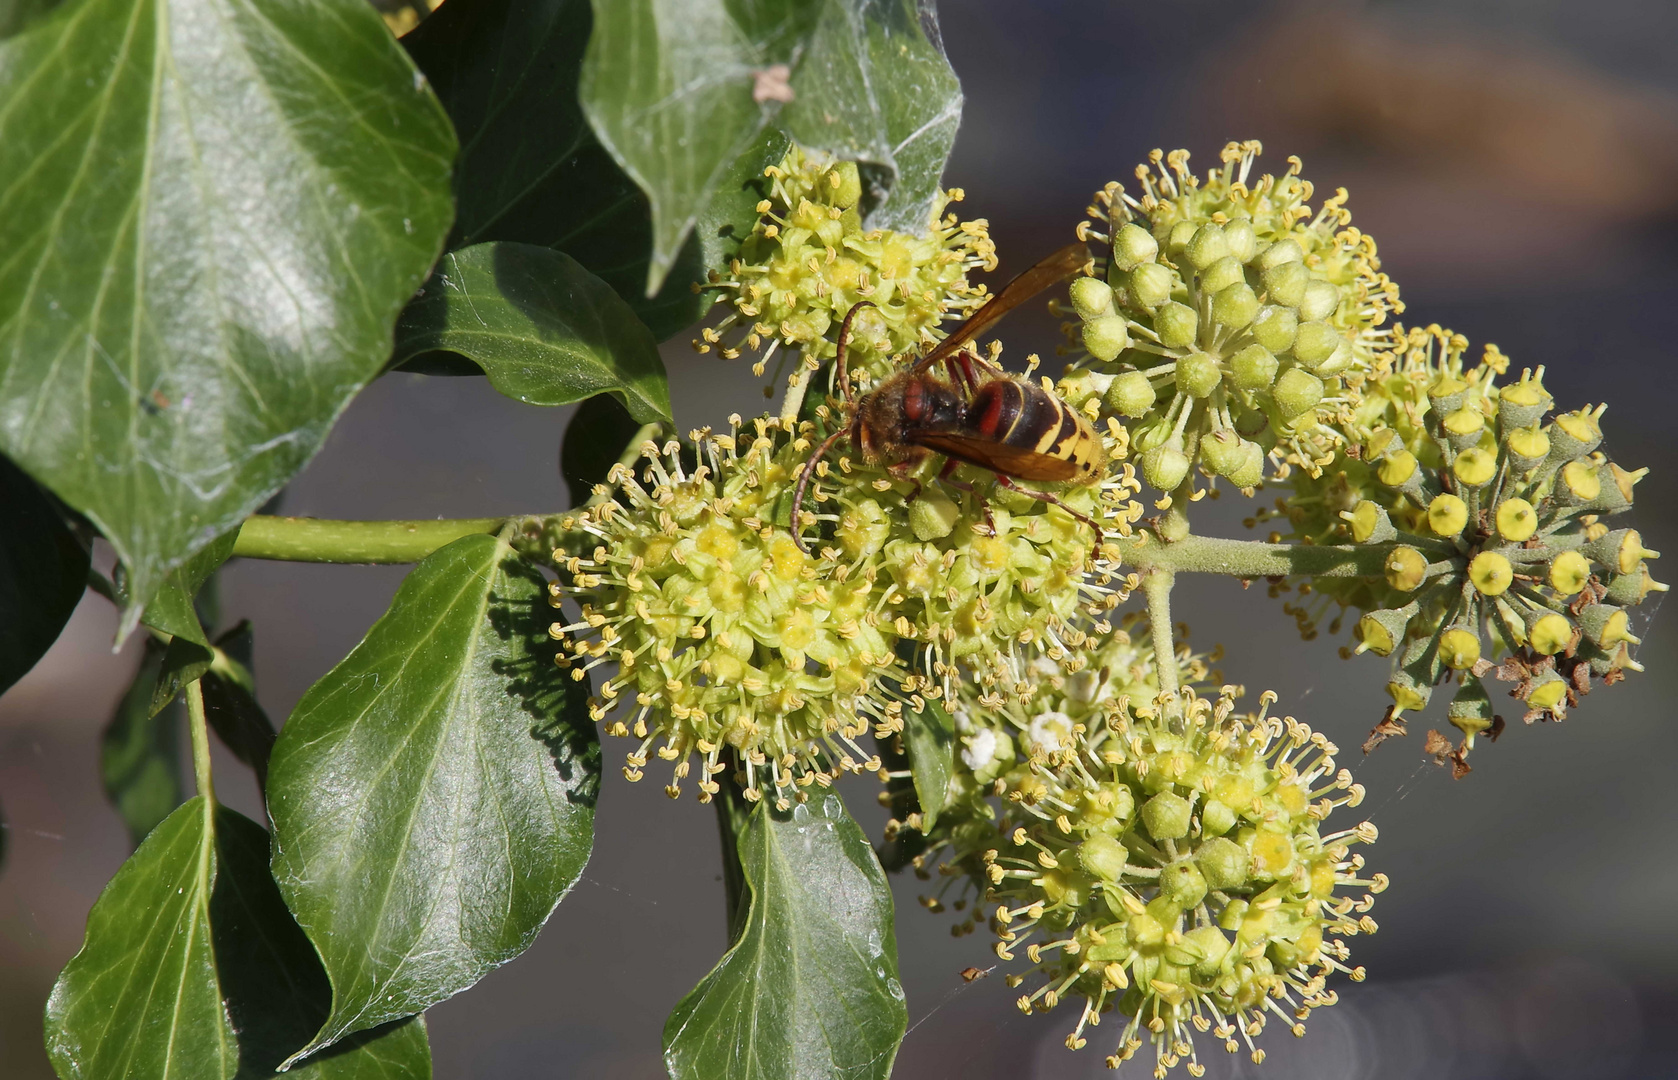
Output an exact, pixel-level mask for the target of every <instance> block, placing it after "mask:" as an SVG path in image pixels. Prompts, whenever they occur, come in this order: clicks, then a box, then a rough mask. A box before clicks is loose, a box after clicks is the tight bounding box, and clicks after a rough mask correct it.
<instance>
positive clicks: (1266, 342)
mask: <svg viewBox="0 0 1678 1080" xmlns="http://www.w3.org/2000/svg"><path fill="white" fill-rule="evenodd" d="M1298 332H1299V316H1298V315H1296V314H1294V310H1293V308H1289V307H1282V306H1281V305H1279V304H1268V305H1266V306H1264V307H1262V308H1260V309H1259V313H1258V315H1256V316H1254V318H1253V329H1252V334H1253V340H1254V341H1256V342H1258V343H1259V344H1260V345H1263V346H1264V347H1265V348H1266V349H1269V350H1270V351H1271V352H1273V353H1284V352H1287V351H1288V350H1289V349H1291V348H1293V339H1294V337H1295V335H1297V334H1298Z"/></svg>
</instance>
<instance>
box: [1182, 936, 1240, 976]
mask: <svg viewBox="0 0 1678 1080" xmlns="http://www.w3.org/2000/svg"><path fill="white" fill-rule="evenodd" d="M1183 943H1184V944H1185V945H1187V946H1189V947H1190V948H1192V949H1193V950H1194V951H1195V952H1196V953H1198V954H1199V955H1200V959H1199V960H1197V961H1195V964H1194V972H1195V974H1196V975H1198V976H1200V977H1201V978H1202V979H1209V978H1211V977H1212V976H1213V975H1214V974H1216V973H1217V971H1218V969H1219V967H1220V965H1222V964H1223V960H1224V957H1225V956H1226V955H1228V953H1229V938H1227V937H1225V936H1224V932H1223V931H1222V930H1219V929H1218V928H1217V927H1215V926H1197V927H1195V928H1194V929H1193V930H1190V931H1189V932H1188V933H1186V934H1184V935H1183Z"/></svg>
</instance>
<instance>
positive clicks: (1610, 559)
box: [1583, 529, 1660, 574]
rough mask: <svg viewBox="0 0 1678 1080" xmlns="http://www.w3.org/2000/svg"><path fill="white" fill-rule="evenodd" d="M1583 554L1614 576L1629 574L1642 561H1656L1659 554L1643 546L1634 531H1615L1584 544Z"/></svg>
mask: <svg viewBox="0 0 1678 1080" xmlns="http://www.w3.org/2000/svg"><path fill="white" fill-rule="evenodd" d="M1583 550H1584V552H1585V554H1587V555H1589V556H1590V557H1591V558H1593V559H1595V560H1596V561H1597V562H1599V563H1601V564H1602V565H1604V566H1606V567H1607V568H1608V569H1610V570H1612V571H1613V572H1614V573H1616V574H1629V573H1631V572H1632V571H1633V570H1636V569H1637V568H1638V567H1639V566H1641V565H1642V564H1643V560H1644V559H1658V558H1660V552H1658V551H1650V550H1649V549H1648V548H1646V547H1644V546H1643V537H1642V535H1641V534H1639V533H1638V531H1637V530H1636V529H1615V530H1614V531H1613V532H1610V533H1604V534H1603V535H1602V536H1600V537H1598V538H1597V539H1595V540H1593V541H1591V542H1590V543H1588V544H1586V545H1585V547H1584V549H1583Z"/></svg>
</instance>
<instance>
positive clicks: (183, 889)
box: [46, 796, 431, 1080]
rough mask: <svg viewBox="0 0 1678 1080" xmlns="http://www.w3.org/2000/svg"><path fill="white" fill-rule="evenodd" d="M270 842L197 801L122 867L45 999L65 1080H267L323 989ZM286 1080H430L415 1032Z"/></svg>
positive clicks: (382, 1035)
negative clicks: (283, 891) (280, 886)
mask: <svg viewBox="0 0 1678 1080" xmlns="http://www.w3.org/2000/svg"><path fill="white" fill-rule="evenodd" d="M267 860H268V834H267V833H265V832H263V831H262V829H261V828H260V827H259V826H257V825H255V824H254V823H252V822H251V821H249V820H248V819H246V818H244V817H241V816H240V815H238V814H236V813H234V812H233V811H231V810H227V809H225V808H221V807H216V806H214V804H213V803H209V802H207V801H206V800H205V799H204V798H203V797H202V796H198V797H195V798H193V799H191V800H190V801H188V802H187V803H186V804H184V805H183V806H181V807H180V808H179V809H178V810H176V811H175V812H174V813H173V814H171V815H170V816H169V817H168V818H167V819H166V820H165V821H164V822H163V823H162V824H161V825H159V826H158V828H157V829H156V830H155V831H154V832H153V833H152V834H151V835H150V836H149V837H147V838H146V841H145V843H143V844H141V845H140V848H139V850H138V851H136V852H135V853H134V855H133V856H132V857H131V858H130V859H129V860H128V861H127V862H126V863H124V864H123V865H122V868H121V869H119V870H118V871H117V873H116V876H115V877H114V878H112V879H111V882H110V884H109V885H107V886H106V887H105V891H104V892H103V893H101V894H100V897H99V899H98V901H97V902H95V904H94V905H93V910H92V911H91V912H90V913H89V914H88V920H87V937H86V940H85V941H84V942H83V944H82V948H81V951H79V952H78V953H77V954H76V955H75V957H74V958H73V959H72V960H71V961H70V963H69V964H68V965H67V966H66V967H65V968H64V972H63V974H61V975H60V976H59V978H58V982H57V984H56V985H55V986H54V987H53V992H52V996H51V997H50V998H49V999H48V1001H47V1020H46V1041H47V1052H48V1054H49V1055H50V1056H51V1058H52V1061H53V1066H54V1068H55V1069H56V1070H57V1071H58V1074H59V1075H60V1076H61V1077H66V1078H68V1077H75V1078H78V1080H107V1078H109V1080H118V1078H123V1080H126V1078H129V1077H176V1076H179V1077H193V1078H200V1077H209V1078H217V1080H229V1078H232V1077H234V1076H235V1075H236V1076H237V1077H238V1078H239V1080H263V1078H269V1077H272V1076H274V1071H273V1067H274V1066H275V1065H276V1064H277V1063H278V1062H279V1061H280V1060H281V1059H282V1058H284V1057H285V1055H286V1054H287V1053H289V1052H290V1051H291V1050H292V1049H295V1048H296V1047H297V1046H298V1045H299V1044H300V1043H301V1042H302V1041H303V1040H306V1039H307V1038H308V1037H309V1035H310V1033H312V1032H313V1031H314V1029H315V1026H316V1024H318V1022H319V1020H320V1018H321V1017H322V1016H324V1015H325V1014H326V1003H327V999H328V993H329V987H328V985H327V982H326V975H325V973H324V972H323V971H322V970H321V967H320V961H319V960H318V959H317V958H316V957H315V954H314V950H313V949H312V948H311V946H310V945H309V942H308V939H307V938H305V937H304V936H303V933H302V931H301V930H300V929H298V926H297V923H296V922H295V921H294V920H293V919H292V918H291V915H290V913H289V912H287V911H286V908H285V904H284V902H283V901H282V900H281V899H280V895H279V891H278V890H277V889H276V888H275V887H274V882H273V879H272V878H270V877H269V876H268V867H267ZM405 1028H407V1029H412V1030H404V1029H397V1030H393V1031H388V1032H387V1031H381V1032H378V1033H372V1032H370V1033H369V1036H370V1038H369V1039H368V1041H367V1042H366V1043H365V1044H363V1045H360V1046H356V1047H351V1048H346V1050H345V1051H344V1052H342V1053H340V1054H337V1055H335V1056H333V1057H331V1058H327V1059H323V1060H318V1061H310V1062H308V1063H306V1066H305V1067H304V1068H302V1069H299V1070H296V1071H294V1072H292V1073H288V1074H287V1075H288V1076H304V1077H313V1078H316V1080H349V1078H356V1080H362V1078H367V1080H373V1078H380V1080H398V1078H400V1080H426V1078H428V1077H429V1076H430V1074H431V1068H430V1052H429V1049H428V1048H427V1047H426V1044H425V1035H424V1029H423V1028H422V1027H420V1026H419V1024H418V1023H417V1022H415V1023H412V1024H409V1025H405Z"/></svg>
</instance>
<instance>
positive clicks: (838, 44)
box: [778, 0, 962, 234]
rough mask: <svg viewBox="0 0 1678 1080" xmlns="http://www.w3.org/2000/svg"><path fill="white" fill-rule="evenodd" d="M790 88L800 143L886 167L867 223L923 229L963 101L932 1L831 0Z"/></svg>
mask: <svg viewBox="0 0 1678 1080" xmlns="http://www.w3.org/2000/svg"><path fill="white" fill-rule="evenodd" d="M792 87H793V90H794V92H795V93H796V94H797V97H795V98H794V99H793V101H792V102H791V103H790V104H789V105H787V107H786V109H785V110H784V111H782V113H781V115H780V117H779V118H778V122H779V124H780V125H781V127H782V128H784V129H785V130H786V131H787V132H788V133H789V134H791V135H792V137H793V138H794V139H795V140H796V141H798V142H799V143H802V144H803V145H804V146H807V147H811V148H815V149H820V150H825V151H827V152H828V153H831V154H834V155H836V156H838V157H842V158H850V159H852V160H856V161H861V162H867V163H871V164H873V165H876V166H878V167H879V168H878V169H874V170H868V172H867V174H868V175H871V176H874V177H876V178H878V182H877V184H876V185H875V190H873V191H872V192H870V198H869V199H867V200H865V201H866V202H870V203H872V204H873V209H872V210H871V212H870V213H869V215H868V225H869V226H870V227H874V228H885V229H896V230H898V231H900V232H907V233H915V234H920V233H924V232H925V231H926V227H927V222H928V220H929V218H930V216H931V213H932V205H933V200H934V199H935V198H936V197H937V195H938V190H939V182H940V180H941V178H942V177H943V175H944V163H945V161H947V160H948V159H949V156H950V147H951V146H953V145H955V138H956V128H957V127H959V126H960V124H961V105H962V96H961V83H960V81H959V80H957V79H956V74H955V71H954V70H952V69H951V67H950V62H949V60H948V58H946V57H945V55H944V47H943V43H942V41H941V40H940V38H939V34H938V17H937V14H936V11H935V9H934V7H933V3H932V0H827V2H826V3H825V4H824V5H823V11H822V19H821V24H820V26H819V27H818V28H817V30H816V33H815V35H814V36H813V38H812V39H811V42H810V47H809V51H808V53H807V54H806V55H805V56H804V58H803V60H802V62H801V63H800V64H799V65H798V71H797V73H796V74H795V76H794V77H793V80H792Z"/></svg>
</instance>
